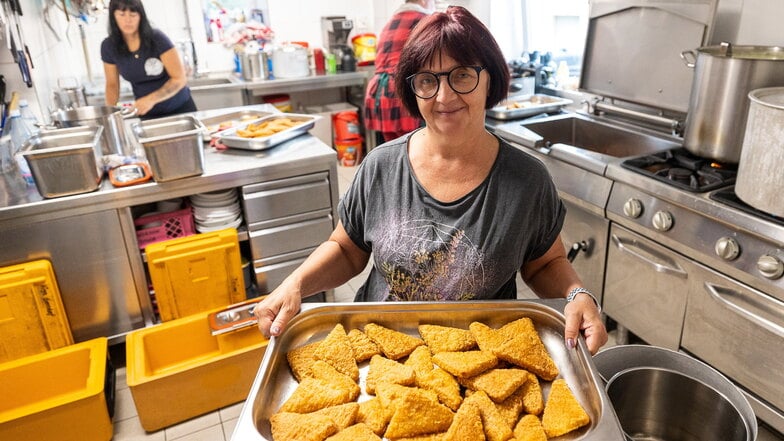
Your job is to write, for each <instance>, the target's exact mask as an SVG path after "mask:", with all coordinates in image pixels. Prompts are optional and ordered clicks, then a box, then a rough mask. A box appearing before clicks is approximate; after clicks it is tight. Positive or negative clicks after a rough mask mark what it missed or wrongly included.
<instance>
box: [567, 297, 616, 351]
mask: <svg viewBox="0 0 784 441" xmlns="http://www.w3.org/2000/svg"><path fill="white" fill-rule="evenodd" d="M564 314H565V315H566V330H565V331H564V337H565V338H566V345H567V347H570V348H574V347H575V346H576V345H577V336H578V335H579V333H580V332H581V331H582V333H583V336H584V337H585V343H586V344H587V345H588V350H589V351H591V354H596V352H598V351H599V348H601V347H602V346H603V345H604V344H605V343H607V329H606V328H605V327H604V322H603V321H602V316H601V314H600V313H599V308H597V307H596V303H594V301H593V299H592V298H591V297H589V296H586V295H581V296H577V297H576V298H575V299H574V301H572V302H569V303H567V304H566V308H564Z"/></svg>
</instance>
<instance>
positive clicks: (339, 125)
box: [332, 110, 362, 145]
mask: <svg viewBox="0 0 784 441" xmlns="http://www.w3.org/2000/svg"><path fill="white" fill-rule="evenodd" d="M332 127H333V128H334V135H335V138H334V139H335V144H336V145H337V143H338V142H339V141H351V140H358V139H362V134H361V132H360V126H359V115H358V114H357V111H356V110H344V111H342V112H337V113H335V114H334V115H332Z"/></svg>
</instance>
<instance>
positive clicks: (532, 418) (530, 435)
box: [514, 414, 547, 441]
mask: <svg viewBox="0 0 784 441" xmlns="http://www.w3.org/2000/svg"><path fill="white" fill-rule="evenodd" d="M514 436H515V440H516V441H547V434H545V433H544V427H542V422H541V421H539V418H537V416H536V415H531V414H528V415H524V416H523V417H522V418H520V421H518V422H517V425H515V428H514Z"/></svg>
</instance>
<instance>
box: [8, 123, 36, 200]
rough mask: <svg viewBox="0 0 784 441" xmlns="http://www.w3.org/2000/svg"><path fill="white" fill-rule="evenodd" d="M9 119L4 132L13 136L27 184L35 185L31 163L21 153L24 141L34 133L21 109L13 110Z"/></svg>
mask: <svg viewBox="0 0 784 441" xmlns="http://www.w3.org/2000/svg"><path fill="white" fill-rule="evenodd" d="M8 116H9V120H8V121H7V122H6V126H7V130H5V131H4V133H6V134H8V135H9V136H10V137H11V146H12V150H13V152H14V157H15V158H16V163H17V165H18V167H19V172H20V173H21V174H22V177H23V178H24V180H25V182H27V185H34V184H35V181H34V180H33V174H32V172H31V171H30V165H29V164H28V163H27V161H25V159H24V157H22V155H21V154H20V153H21V151H22V147H23V146H24V143H25V142H27V140H28V139H30V137H31V136H32V135H33V133H32V130H30V127H29V124H28V123H27V121H26V120H24V119H23V118H22V115H21V113H19V109H14V110H12V111H11V112H10V113H9V114H8Z"/></svg>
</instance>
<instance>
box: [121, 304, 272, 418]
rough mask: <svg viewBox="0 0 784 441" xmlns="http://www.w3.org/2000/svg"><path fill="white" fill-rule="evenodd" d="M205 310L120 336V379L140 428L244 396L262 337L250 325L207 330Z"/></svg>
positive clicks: (261, 352) (212, 408)
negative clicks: (123, 364)
mask: <svg viewBox="0 0 784 441" xmlns="http://www.w3.org/2000/svg"><path fill="white" fill-rule="evenodd" d="M218 310H220V309H216V310H215V311H218ZM210 312H212V311H210ZM208 316H209V312H207V313H202V314H196V315H193V316H189V317H184V318H181V319H177V320H172V321H170V322H166V323H161V324H159V325H155V326H152V327H149V328H144V329H139V330H136V331H133V332H131V333H130V334H128V335H127V336H126V341H125V345H126V379H127V382H128V387H129V388H130V389H131V395H133V401H134V403H135V404H136V410H137V413H138V414H139V420H140V421H141V424H142V427H144V430H146V431H148V432H152V431H155V430H159V429H161V428H163V427H167V426H170V425H172V424H176V423H179V422H181V421H185V420H187V419H190V418H193V417H195V416H198V415H202V414H204V413H208V412H212V411H215V410H217V409H220V408H222V407H225V406H228V405H230V404H234V403H238V402H240V401H243V400H245V399H246V398H247V396H248V393H249V392H250V387H251V385H252V383H253V379H254V377H255V376H256V372H257V371H258V368H259V364H260V363H261V359H262V357H263V355H264V350H265V349H266V346H267V340H266V339H265V338H264V336H263V335H262V334H261V332H259V330H258V328H257V327H255V326H252V327H248V328H244V329H240V330H237V331H233V332H229V333H226V334H221V335H217V336H213V335H212V334H211V332H210V326H209V319H208ZM173 399H174V400H175V401H172V400H173Z"/></svg>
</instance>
